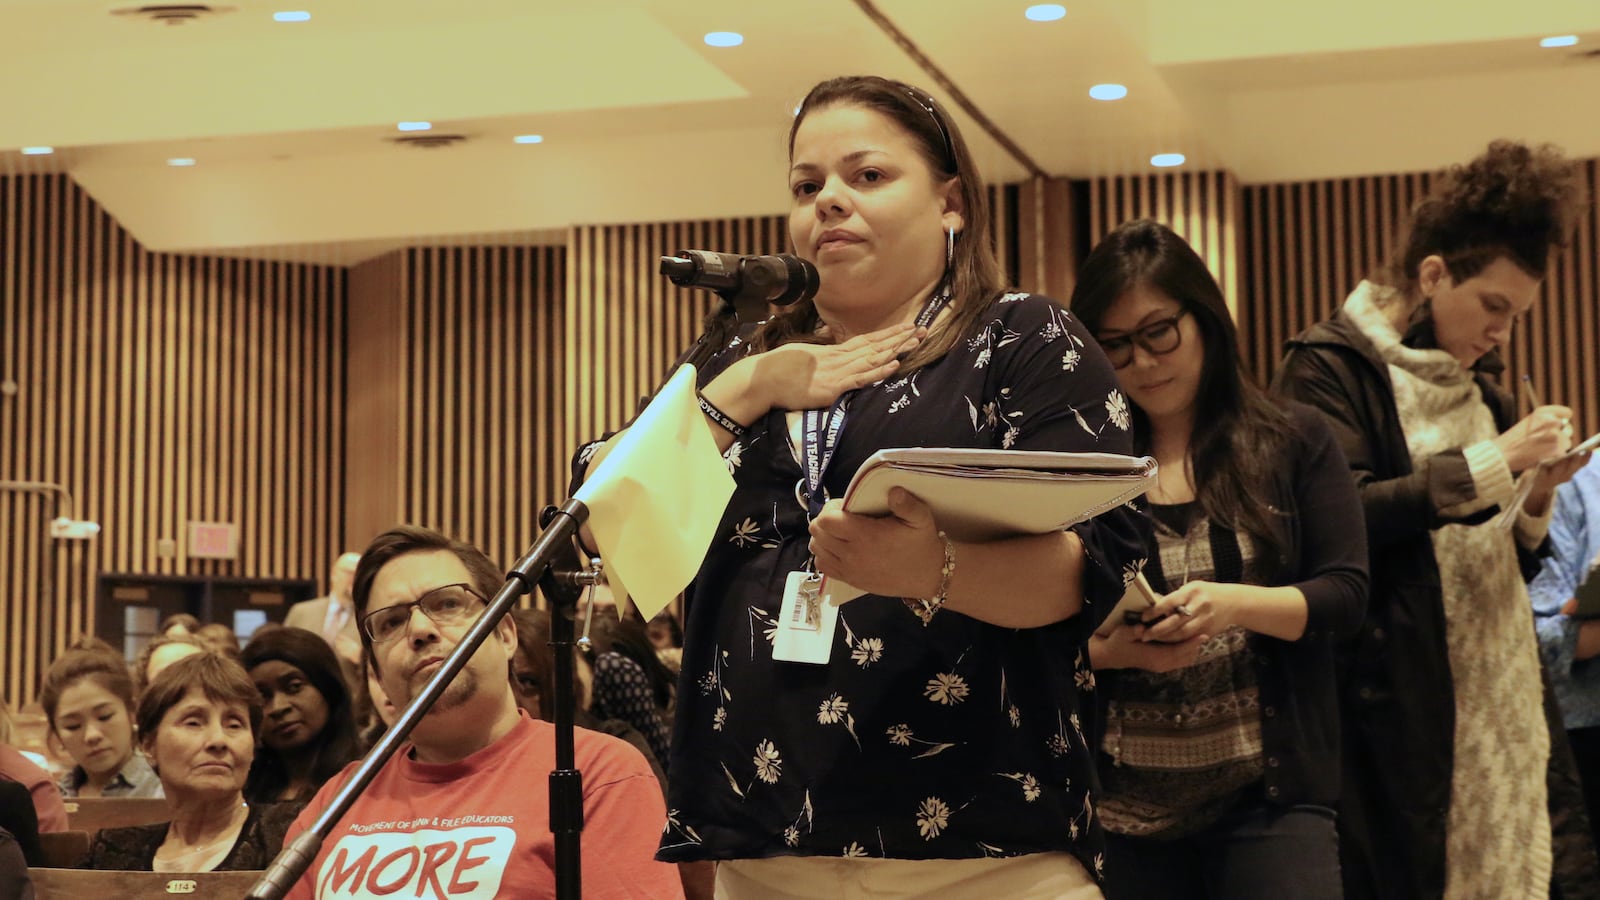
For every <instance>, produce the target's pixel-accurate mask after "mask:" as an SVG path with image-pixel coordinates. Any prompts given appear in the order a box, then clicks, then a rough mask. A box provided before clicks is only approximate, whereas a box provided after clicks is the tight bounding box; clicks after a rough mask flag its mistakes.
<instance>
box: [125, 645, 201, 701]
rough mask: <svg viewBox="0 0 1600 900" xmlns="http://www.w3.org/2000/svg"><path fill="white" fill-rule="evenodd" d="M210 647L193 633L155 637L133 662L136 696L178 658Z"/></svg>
mask: <svg viewBox="0 0 1600 900" xmlns="http://www.w3.org/2000/svg"><path fill="white" fill-rule="evenodd" d="M209 649H211V648H209V647H207V646H206V645H205V642H204V641H202V640H200V639H199V638H197V637H195V636H194V635H192V634H180V635H173V636H170V637H169V636H166V635H163V636H161V637H158V638H153V639H152V640H151V641H150V643H148V644H145V645H144V647H143V648H142V649H140V650H139V656H138V657H137V658H136V659H135V660H134V662H133V694H134V696H135V697H138V696H141V695H143V694H144V689H145V687H146V686H147V685H149V684H150V683H151V682H153V681H155V680H156V676H157V675H160V674H161V670H162V669H165V668H166V667H167V666H170V665H172V664H173V663H175V662H177V661H178V660H180V659H182V658H184V657H185V656H189V655H190V654H193V653H205V652H206V651H208V650H209Z"/></svg>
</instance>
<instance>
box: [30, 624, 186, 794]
mask: <svg viewBox="0 0 1600 900" xmlns="http://www.w3.org/2000/svg"><path fill="white" fill-rule="evenodd" d="M39 705H40V706H42V707H44V715H45V719H46V720H47V721H48V722H49V723H50V736H51V738H53V739H54V740H56V741H59V742H60V744H61V747H62V749H64V750H66V752H67V755H68V756H70V757H72V761H73V763H74V765H73V767H72V768H71V770H69V771H68V772H67V773H66V774H65V775H63V776H61V780H60V781H58V782H57V783H56V785H57V787H59V788H60V789H61V795H62V796H63V797H160V796H161V779H159V778H157V777H156V773H155V772H153V771H151V769H150V764H149V763H147V762H145V760H144V757H143V756H142V755H140V753H139V752H138V750H137V748H135V747H134V744H133V679H132V678H131V677H130V676H129V675H128V667H127V666H126V665H124V664H123V662H122V660H121V658H119V657H117V656H114V655H112V654H108V653H106V652H104V651H100V650H68V651H67V652H66V653H64V654H62V655H61V656H60V658H58V659H57V660H56V661H55V662H54V663H52V664H51V666H50V670H49V671H48V672H46V673H45V678H44V690H43V691H41V692H40V694H39Z"/></svg>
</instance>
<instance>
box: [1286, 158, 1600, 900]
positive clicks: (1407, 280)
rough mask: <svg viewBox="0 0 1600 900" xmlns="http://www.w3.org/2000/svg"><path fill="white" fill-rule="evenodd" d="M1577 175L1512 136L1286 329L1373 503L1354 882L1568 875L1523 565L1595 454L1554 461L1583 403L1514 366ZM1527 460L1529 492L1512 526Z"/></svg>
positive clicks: (1573, 203)
mask: <svg viewBox="0 0 1600 900" xmlns="http://www.w3.org/2000/svg"><path fill="white" fill-rule="evenodd" d="M1580 182H1581V178H1580V172H1579V169H1578V167H1577V166H1575V165H1574V164H1573V163H1572V162H1571V161H1569V160H1567V159H1566V158H1564V157H1563V156H1562V155H1561V153H1560V152H1559V151H1557V150H1556V149H1555V148H1552V147H1537V148H1535V147H1528V146H1525V145H1522V144H1518V143H1512V142H1508V141H1497V142H1495V143H1493V144H1490V145H1489V148H1488V150H1487V151H1486V152H1484V153H1483V154H1482V155H1480V156H1479V157H1478V158H1476V159H1474V160H1472V161H1471V162H1469V163H1467V164H1465V165H1460V166H1455V167H1453V168H1451V169H1450V170H1449V171H1448V172H1446V173H1445V175H1444V176H1443V177H1442V178H1441V179H1440V180H1439V181H1438V182H1437V183H1436V185H1435V187H1434V189H1433V190H1432V192H1431V193H1430V194H1429V195H1428V196H1427V197H1426V198H1425V199H1424V200H1422V201H1421V202H1420V203H1418V204H1417V206H1416V207H1415V208H1414V209H1413V210H1412V221H1411V223H1410V227H1409V230H1408V232H1407V233H1406V234H1405V235H1404V237H1403V239H1402V240H1401V241H1400V242H1399V244H1398V245H1397V251H1398V252H1397V253H1396V254H1395V256H1394V258H1393V260H1392V261H1391V262H1390V264H1389V265H1388V267H1387V268H1385V269H1384V270H1382V271H1380V272H1377V273H1375V274H1374V275H1372V276H1371V277H1370V278H1369V280H1365V281H1362V282H1361V283H1360V284H1358V285H1357V286H1356V288H1355V290H1354V291H1353V292H1351V294H1350V296H1349V297H1348V298H1347V299H1346V300H1345V301H1344V304H1343V306H1342V307H1341V308H1340V309H1339V310H1338V311H1337V312H1336V313H1335V314H1334V315H1333V317H1332V318H1331V319H1329V320H1327V321H1325V322H1322V323H1321V324H1318V325H1315V326H1313V327H1312V328H1311V329H1309V330H1308V331H1306V332H1305V333H1303V334H1301V335H1299V336H1298V337H1296V338H1295V339H1293V340H1292V341H1290V342H1289V353H1288V356H1287V357H1285V359H1284V362H1283V365H1282V366H1281V367H1280V369H1279V370H1278V373H1277V375H1276V376H1275V379H1274V384H1273V387H1274V390H1276V391H1278V392H1279V393H1280V394H1282V395H1284V396H1287V397H1291V398H1294V399H1298V400H1303V401H1304V402H1306V403H1309V404H1311V405H1312V406H1315V407H1317V408H1318V409H1320V410H1321V411H1322V412H1323V413H1325V414H1326V416H1327V417H1328V419H1329V420H1330V421H1331V422H1332V424H1333V427H1334V433H1335V434H1336V435H1337V436H1338V438H1339V443H1340V445H1341V447H1342V448H1343V450H1344V454H1345V456H1346V458H1347V459H1348V460H1349V463H1350V468H1351V473H1352V475H1353V476H1354V479H1355V482H1356V484H1357V486H1358V488H1359V490H1360V492H1361V501H1362V505H1363V506H1364V508H1365V510H1366V517H1365V518H1366V526H1367V541H1368V544H1369V546H1370V548H1371V554H1372V583H1373V586H1374V590H1373V593H1372V603H1371V607H1370V609H1369V612H1368V614H1367V617H1366V621H1365V623H1364V624H1363V625H1362V627H1361V630H1360V632H1359V633H1358V634H1357V635H1356V637H1355V638H1354V639H1353V640H1352V641H1349V642H1346V643H1345V644H1344V645H1343V646H1342V647H1341V648H1340V650H1341V654H1340V663H1341V671H1340V673H1339V675H1340V678H1339V683H1340V688H1341V696H1340V702H1341V705H1342V712H1343V719H1344V722H1345V726H1346V727H1345V729H1344V738H1345V741H1344V753H1343V757H1344V768H1343V785H1342V791H1341V796H1340V807H1339V826H1340V839H1339V845H1340V853H1341V856H1342V858H1343V871H1344V884H1345V893H1346V896H1348V897H1351V898H1365V897H1392V896H1404V897H1423V898H1432V897H1440V896H1446V897H1467V896H1472V897H1496V898H1499V897H1535V896H1540V897H1542V896H1544V895H1545V893H1546V892H1547V891H1548V890H1549V889H1550V883H1551V874H1552V862H1551V861H1552V839H1551V822H1552V819H1551V817H1550V813H1549V809H1548V805H1547V803H1548V801H1547V798H1548V797H1549V796H1551V795H1550V794H1549V793H1548V792H1547V784H1546V774H1547V764H1548V763H1549V761H1550V760H1551V759H1552V758H1554V759H1556V760H1558V761H1560V760H1561V759H1563V758H1564V752H1565V749H1566V748H1565V746H1564V745H1561V746H1555V745H1553V744H1552V742H1551V731H1550V725H1551V724H1552V723H1551V722H1549V721H1548V720H1547V718H1546V715H1545V702H1544V701H1545V691H1544V690H1543V687H1542V683H1541V672H1540V663H1539V645H1538V641H1537V640H1536V638H1535V635H1534V625H1533V617H1532V615H1531V613H1530V607H1529V600H1528V593H1527V588H1526V585H1525V583H1524V579H1525V578H1526V577H1528V576H1531V574H1532V573H1533V572H1537V571H1538V564H1537V560H1536V558H1535V550H1536V548H1538V547H1539V546H1540V544H1541V543H1542V541H1543V540H1544V537H1545V531H1546V528H1547V527H1548V525H1549V521H1550V518H1549V517H1550V511H1551V497H1552V495H1553V493H1554V491H1555V488H1556V486H1557V485H1558V484H1560V483H1562V482H1563V481H1565V480H1566V479H1567V478H1569V477H1571V475H1572V474H1573V473H1574V472H1575V471H1576V470H1577V468H1578V467H1580V466H1581V465H1583V463H1584V461H1585V460H1584V458H1583V457H1579V458H1576V459H1573V460H1568V461H1564V462H1555V460H1556V459H1557V457H1560V456H1561V455H1562V454H1563V453H1565V451H1566V450H1567V448H1568V447H1570V446H1571V444H1572V435H1573V429H1572V427H1571V419H1572V410H1570V409H1567V408H1566V407H1562V406H1540V407H1538V408H1535V409H1529V410H1527V412H1526V414H1525V415H1524V416H1522V417H1521V418H1520V420H1519V418H1518V415H1517V413H1516V408H1517V407H1516V404H1515V403H1514V402H1513V400H1512V398H1511V397H1510V396H1509V395H1507V394H1505V393H1504V392H1503V391H1502V390H1501V388H1500V386H1499V385H1498V383H1497V382H1498V379H1499V376H1500V374H1501V372H1502V371H1503V369H1504V364H1503V363H1502V362H1501V360H1500V356H1499V348H1501V347H1503V346H1505V345H1506V344H1507V343H1508V342H1509V340H1510V338H1511V331H1512V327H1513V326H1514V325H1515V323H1516V322H1517V321H1518V320H1520V319H1522V318H1523V317H1524V316H1525V315H1526V314H1527V312H1528V311H1529V310H1530V309H1532V307H1533V305H1534V304H1535V302H1536V301H1537V300H1538V299H1539V293H1540V282H1541V281H1542V280H1543V279H1544V277H1545V275H1546V273H1547V271H1548V269H1549V265H1550V253H1551V250H1552V249H1554V248H1557V247H1560V246H1562V245H1563V244H1565V243H1566V241H1567V238H1568V236H1569V235H1570V233H1571V229H1572V224H1573V222H1574V220H1575V217H1576V214H1577V211H1578V209H1579V203H1580V197H1581V194H1582V188H1581V183H1580ZM1529 406H1532V404H1531V403H1530V404H1529ZM1547 463H1550V464H1549V465H1546V464H1547ZM1519 475H1520V476H1521V479H1522V481H1523V485H1522V486H1524V487H1526V488H1528V489H1529V490H1530V491H1531V492H1530V493H1529V494H1528V496H1527V502H1526V503H1525V504H1524V505H1523V506H1522V508H1521V511H1520V513H1519V514H1518V515H1517V516H1516V517H1515V519H1514V521H1512V522H1511V523H1510V525H1511V527H1509V528H1501V527H1496V525H1493V524H1491V522H1492V521H1493V520H1495V519H1496V518H1497V516H1499V515H1500V514H1501V513H1503V512H1506V511H1507V510H1508V507H1509V505H1510V502H1511V500H1512V498H1513V495H1514V493H1515V492H1516V490H1517V487H1518V485H1517V483H1516V481H1515V479H1516V478H1517V476H1519ZM1556 720H1557V721H1556V722H1555V723H1554V724H1555V725H1556V730H1557V734H1558V736H1561V735H1560V725H1559V716H1556ZM1553 751H1554V753H1555V756H1554V757H1553V756H1552V752H1553ZM1581 802H1582V801H1581V799H1580V800H1579V801H1578V803H1579V804H1581ZM1589 853H1590V855H1591V859H1590V861H1589V863H1588V867H1589V868H1591V869H1592V868H1593V865H1594V863H1593V859H1592V853H1593V851H1592V850H1590V851H1589Z"/></svg>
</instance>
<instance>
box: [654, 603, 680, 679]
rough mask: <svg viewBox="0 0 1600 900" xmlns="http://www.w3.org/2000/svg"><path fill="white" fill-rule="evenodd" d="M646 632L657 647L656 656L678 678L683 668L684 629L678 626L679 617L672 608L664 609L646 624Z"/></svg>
mask: <svg viewBox="0 0 1600 900" xmlns="http://www.w3.org/2000/svg"><path fill="white" fill-rule="evenodd" d="M645 634H646V635H648V636H649V638H650V645H651V646H653V647H655V648H656V657H657V658H659V659H660V660H661V664H662V665H664V666H666V667H667V671H669V672H671V673H672V677H673V678H674V679H676V678H677V677H678V672H679V670H681V669H682V668H683V629H682V628H679V627H678V617H677V616H675V615H673V614H672V611H671V610H670V609H664V610H662V611H661V612H659V613H657V614H656V617H655V618H653V619H651V620H650V621H649V622H647V623H646V624H645Z"/></svg>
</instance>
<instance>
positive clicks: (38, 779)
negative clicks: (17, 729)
mask: <svg viewBox="0 0 1600 900" xmlns="http://www.w3.org/2000/svg"><path fill="white" fill-rule="evenodd" d="M6 781H11V782H16V783H17V784H20V785H22V786H23V787H24V788H26V789H27V791H28V794H29V795H30V796H31V797H33V809H34V812H35V813H36V814H37V815H38V817H39V830H40V831H41V832H43V831H66V830H67V807H66V805H65V804H64V803H62V802H61V792H60V791H59V790H57V789H56V786H55V782H53V781H51V780H50V773H49V772H46V771H45V770H44V769H41V768H39V767H38V766H37V765H35V764H34V762H33V761H32V760H30V759H28V758H27V757H26V756H23V755H22V751H21V750H18V749H17V748H15V747H13V746H11V745H10V744H5V743H0V782H6Z"/></svg>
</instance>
